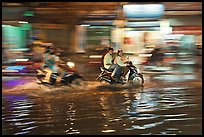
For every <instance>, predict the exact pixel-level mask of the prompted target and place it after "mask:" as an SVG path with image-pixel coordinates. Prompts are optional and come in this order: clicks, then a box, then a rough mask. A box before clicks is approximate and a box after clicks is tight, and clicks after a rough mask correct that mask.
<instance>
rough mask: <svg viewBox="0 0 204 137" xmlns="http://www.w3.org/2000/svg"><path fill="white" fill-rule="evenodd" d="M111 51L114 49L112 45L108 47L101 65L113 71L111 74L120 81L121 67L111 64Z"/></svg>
mask: <svg viewBox="0 0 204 137" xmlns="http://www.w3.org/2000/svg"><path fill="white" fill-rule="evenodd" d="M113 51H114V49H113V48H112V47H109V48H108V52H107V53H106V54H105V56H104V59H103V65H104V67H105V68H106V69H108V70H110V71H113V72H112V74H111V76H112V78H113V79H114V80H115V81H116V82H122V80H121V79H120V75H121V72H122V68H121V67H120V66H119V65H118V64H113V56H112V55H113Z"/></svg>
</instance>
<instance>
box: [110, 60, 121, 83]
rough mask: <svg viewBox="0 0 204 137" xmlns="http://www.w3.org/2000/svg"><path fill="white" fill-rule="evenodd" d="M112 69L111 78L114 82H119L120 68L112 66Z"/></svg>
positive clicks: (115, 65)
mask: <svg viewBox="0 0 204 137" xmlns="http://www.w3.org/2000/svg"><path fill="white" fill-rule="evenodd" d="M111 67H112V68H114V70H113V72H112V74H111V76H112V77H113V78H114V79H115V80H116V81H120V76H121V73H122V68H121V67H120V66H119V65H117V64H114V65H112V66H111Z"/></svg>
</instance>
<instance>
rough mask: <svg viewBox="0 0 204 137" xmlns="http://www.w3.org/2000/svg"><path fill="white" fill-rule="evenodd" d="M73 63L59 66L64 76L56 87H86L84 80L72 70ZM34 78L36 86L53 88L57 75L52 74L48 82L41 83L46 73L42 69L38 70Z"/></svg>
mask: <svg viewBox="0 0 204 137" xmlns="http://www.w3.org/2000/svg"><path fill="white" fill-rule="evenodd" d="M74 65H75V64H74V63H73V62H67V63H66V64H65V63H62V64H60V67H61V68H62V69H63V70H65V74H64V76H63V77H62V79H61V81H60V82H59V83H58V85H63V86H65V85H69V86H72V87H84V86H86V83H85V80H84V78H83V77H82V76H81V75H80V74H78V73H77V71H76V70H75V68H74ZM37 71H38V73H37V76H36V80H37V83H38V84H43V85H53V86H55V85H56V84H57V82H56V79H57V77H58V76H59V74H58V73H52V74H51V77H50V82H49V83H47V82H43V79H44V77H45V75H46V73H47V72H46V71H44V70H43V69H42V68H39V69H38V70H37Z"/></svg>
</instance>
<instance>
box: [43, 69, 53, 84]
mask: <svg viewBox="0 0 204 137" xmlns="http://www.w3.org/2000/svg"><path fill="white" fill-rule="evenodd" d="M44 71H46V72H47V73H46V76H45V78H44V80H43V82H47V83H49V82H50V77H51V74H52V70H51V69H49V68H45V69H44Z"/></svg>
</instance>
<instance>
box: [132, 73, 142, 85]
mask: <svg viewBox="0 0 204 137" xmlns="http://www.w3.org/2000/svg"><path fill="white" fill-rule="evenodd" d="M131 83H133V84H137V85H143V84H144V78H143V76H141V75H139V76H136V77H134V78H133V79H132V80H131Z"/></svg>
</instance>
